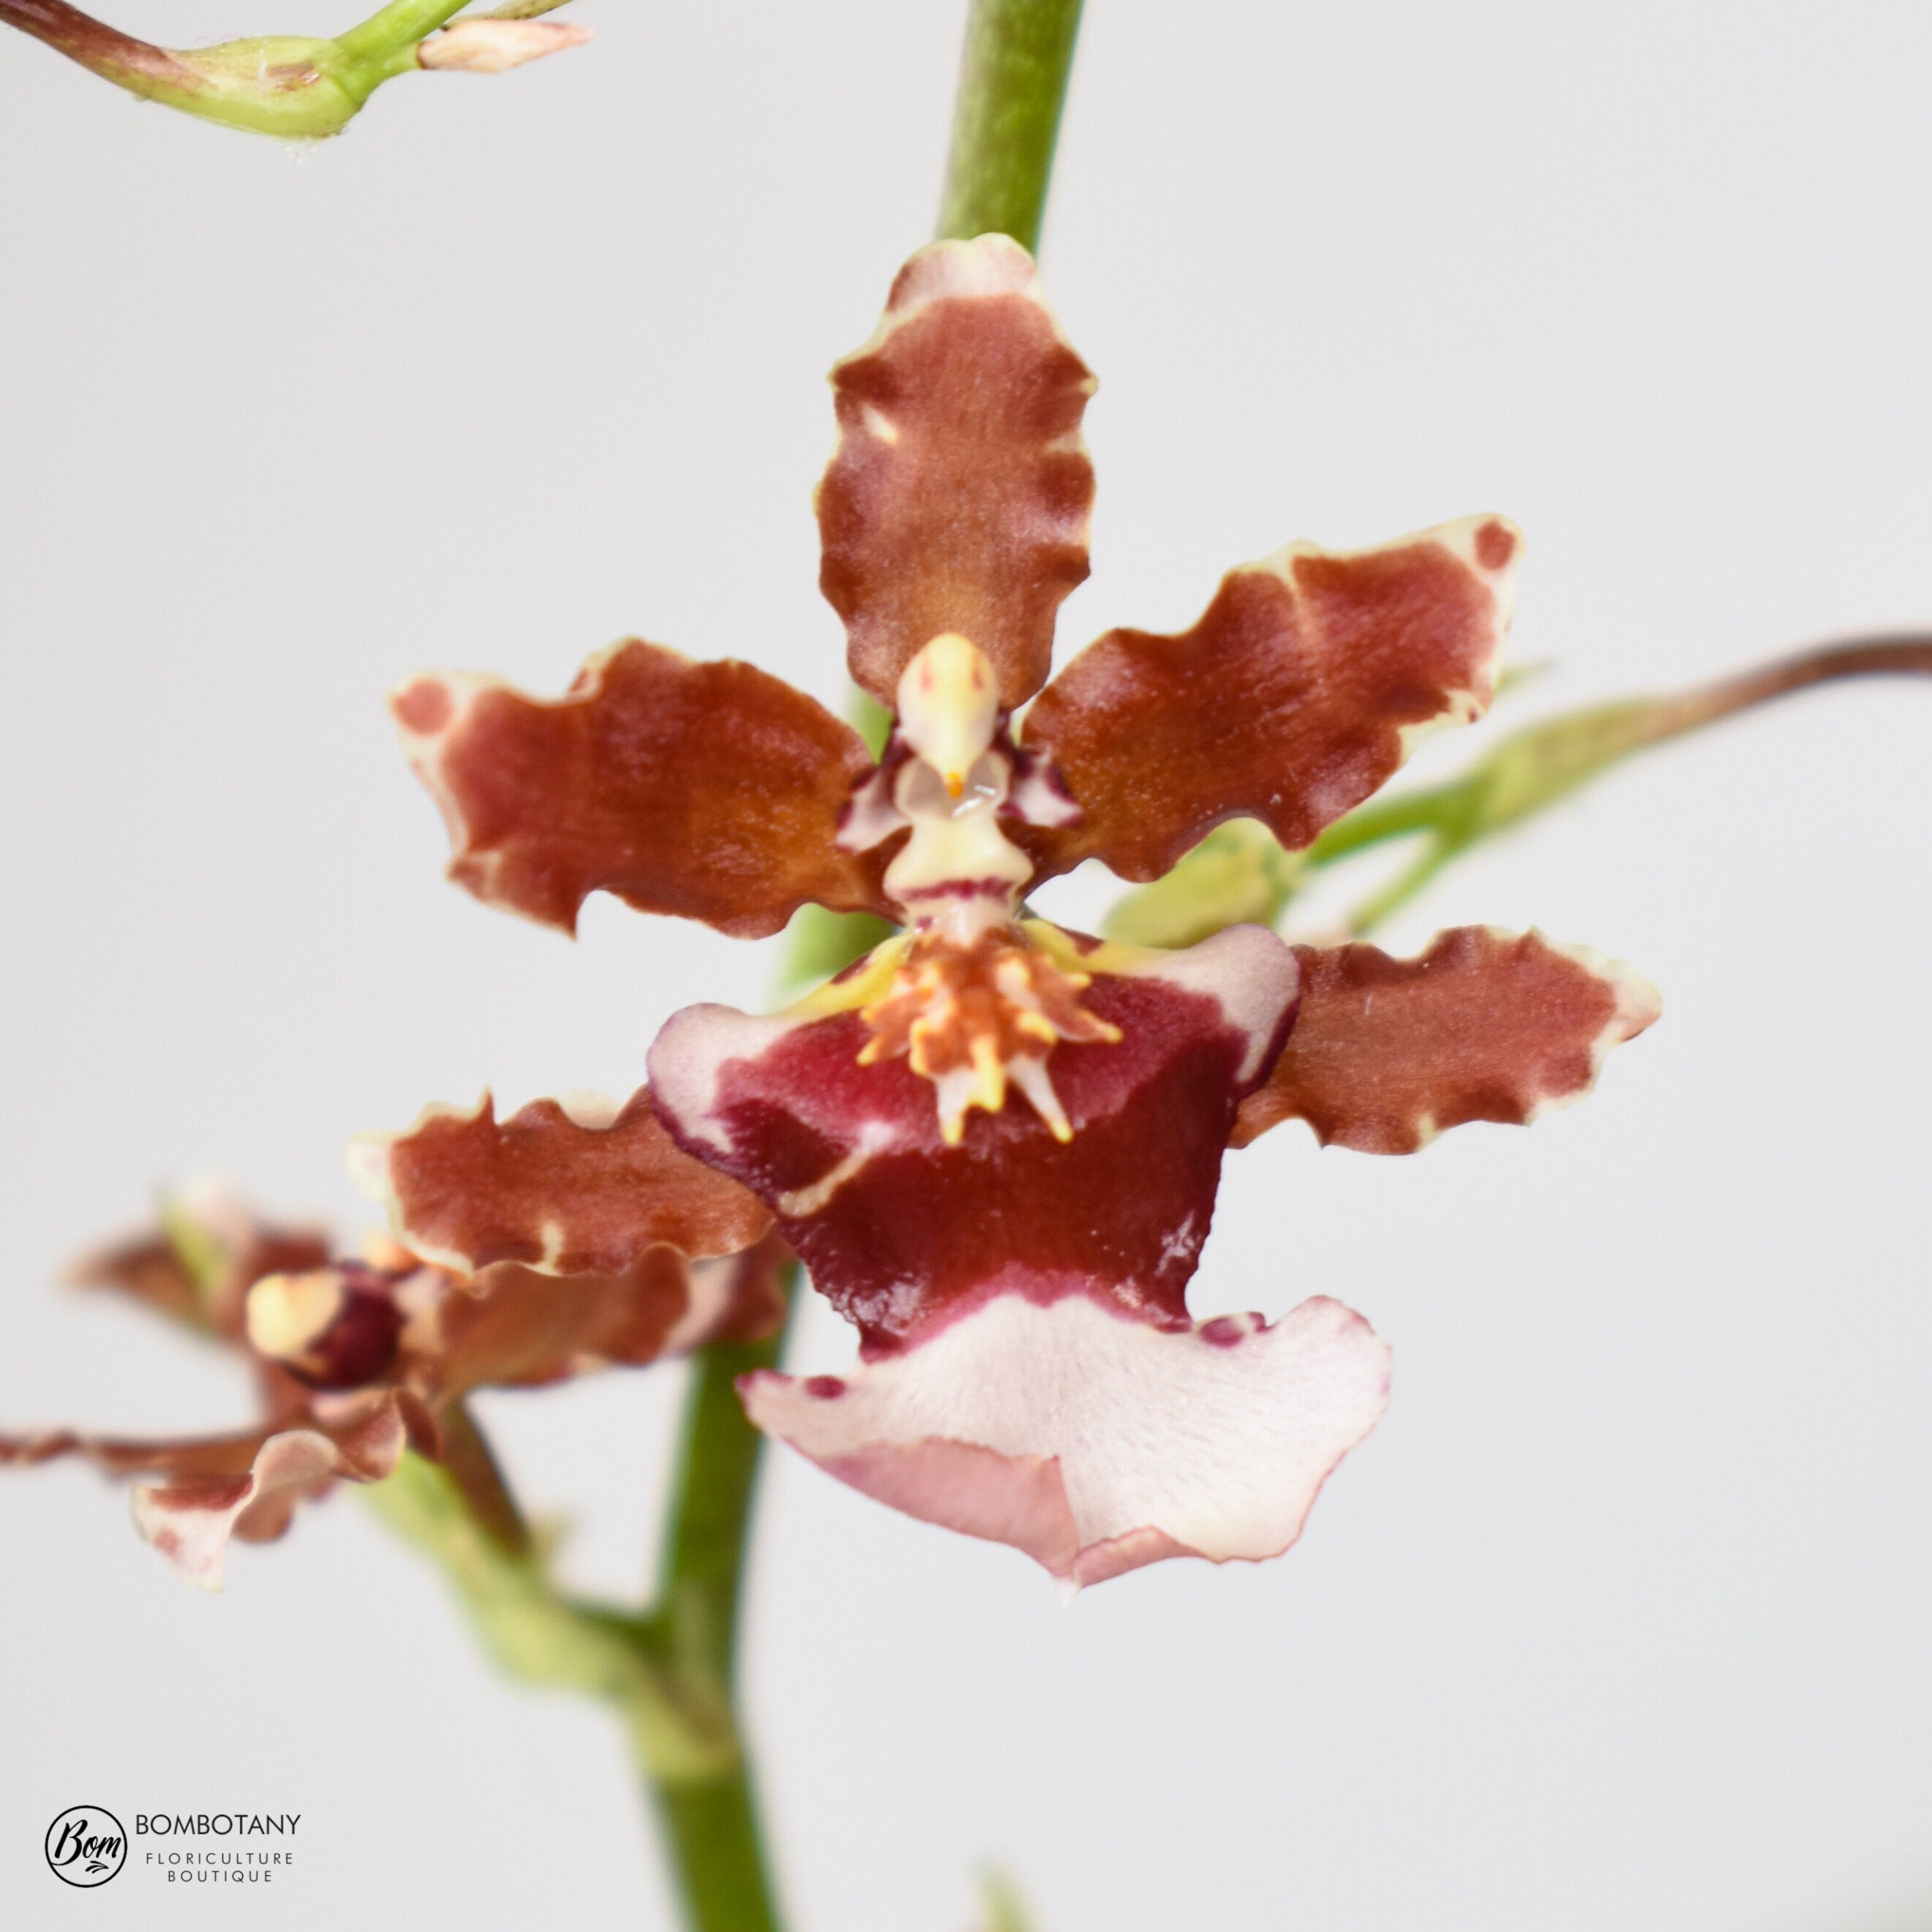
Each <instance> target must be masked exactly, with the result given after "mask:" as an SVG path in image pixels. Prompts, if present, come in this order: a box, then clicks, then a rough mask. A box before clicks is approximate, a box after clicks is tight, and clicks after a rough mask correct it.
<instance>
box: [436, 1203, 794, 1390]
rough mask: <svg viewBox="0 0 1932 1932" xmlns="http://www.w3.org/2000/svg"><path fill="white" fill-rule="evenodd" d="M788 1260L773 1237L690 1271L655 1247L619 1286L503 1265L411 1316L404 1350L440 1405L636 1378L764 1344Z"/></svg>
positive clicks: (776, 1316)
mask: <svg viewBox="0 0 1932 1932" xmlns="http://www.w3.org/2000/svg"><path fill="white" fill-rule="evenodd" d="M790 1259H791V1251H790V1250H789V1249H788V1248H787V1247H785V1245H784V1242H783V1241H781V1240H780V1239H779V1238H778V1235H776V1234H775V1233H768V1234H766V1235H765V1236H764V1237H763V1239H762V1240H760V1241H758V1242H757V1243H756V1244H754V1246H753V1247H750V1248H748V1249H747V1250H745V1252H744V1253H742V1254H736V1255H729V1256H721V1257H719V1258H718V1259H715V1260H712V1261H706V1262H697V1263H695V1264H692V1263H690V1262H687V1261H686V1260H685V1258H684V1256H682V1255H681V1254H679V1253H678V1252H677V1251H676V1250H675V1249H673V1248H669V1247H655V1248H652V1249H649V1250H647V1251H646V1253H645V1254H644V1255H643V1256H642V1257H641V1258H640V1259H639V1260H638V1261H637V1262H634V1264H633V1265H631V1268H629V1269H628V1270H627V1271H625V1273H624V1274H621V1275H614V1276H613V1275H565V1276H563V1277H560V1278H559V1277H555V1276H551V1275H541V1274H536V1273H535V1271H532V1270H531V1269H529V1268H520V1267H518V1266H517V1265H515V1264H514V1262H505V1263H502V1264H499V1265H498V1266H496V1267H495V1268H487V1269H485V1270H484V1272H483V1274H481V1276H480V1277H478V1280H476V1282H475V1283H474V1284H473V1286H470V1287H467V1288H459V1287H457V1286H454V1285H448V1286H446V1288H445V1289H444V1292H443V1293H441V1294H440V1295H437V1297H436V1298H435V1299H434V1303H433V1305H432V1306H431V1307H430V1308H428V1309H426V1310H423V1311H422V1313H420V1314H418V1315H416V1316H413V1319H412V1321H411V1323H410V1327H409V1328H407V1329H406V1330H405V1331H404V1347H405V1349H407V1350H408V1351H409V1352H410V1357H411V1367H412V1368H413V1370H414V1371H415V1373H417V1374H418V1375H419V1376H423V1377H424V1378H425V1379H427V1380H428V1381H429V1382H431V1385H432V1390H433V1394H434V1397H435V1398H436V1399H437V1400H447V1399H448V1398H449V1397H453V1396H458V1395H461V1394H463V1393H465V1392H466V1391H468V1390H469V1389H472V1388H479V1387H481V1386H484V1385H490V1386H492V1387H495V1388H536V1387H540V1386H541V1385H545V1384H547V1383H551V1382H561V1381H562V1380H564V1379H565V1378H567V1377H569V1376H579V1375H583V1374H586V1373H591V1372H592V1371H594V1370H598V1369H604V1368H618V1367H623V1368H639V1367H643V1366H644V1365H645V1364H646V1363H649V1362H654V1361H658V1360H659V1359H661V1358H663V1357H664V1356H667V1355H682V1354H684V1353H685V1352H688V1351H689V1350H691V1349H698V1348H702V1347H703V1346H706V1344H707V1343H712V1342H718V1341H734V1342H739V1341H751V1340H756V1339H757V1338H758V1337H761V1336H764V1335H768V1334H770V1333H771V1332H772V1330H773V1329H775V1328H776V1327H777V1326H778V1323H779V1322H780V1321H781V1319H783V1316H784V1297H783V1295H782V1293H781V1286H780V1283H781V1271H782V1270H783V1269H784V1267H785V1266H786V1265H787V1263H788V1262H790ZM443 1280H445V1282H447V1278H446V1277H444V1278H443Z"/></svg>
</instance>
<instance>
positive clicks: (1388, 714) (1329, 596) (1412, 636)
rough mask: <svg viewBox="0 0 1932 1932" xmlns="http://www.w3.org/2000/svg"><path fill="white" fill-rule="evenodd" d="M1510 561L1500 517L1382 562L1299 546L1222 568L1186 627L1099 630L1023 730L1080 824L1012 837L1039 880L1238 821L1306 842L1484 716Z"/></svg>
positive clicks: (1510, 537)
mask: <svg viewBox="0 0 1932 1932" xmlns="http://www.w3.org/2000/svg"><path fill="white" fill-rule="evenodd" d="M1521 551H1522V544H1521V541H1520V538H1519V536H1518V535H1517V532H1516V530H1515V529H1514V526H1512V525H1511V524H1509V523H1505V522H1504V521H1502V519H1500V518H1499V517H1466V518H1465V519H1464V520H1463V521H1461V522H1460V523H1445V524H1443V525H1442V526H1440V527H1439V528H1438V529H1433V530H1425V531H1424V532H1421V534H1420V535H1416V536H1412V537H1406V538H1403V540H1402V541H1400V542H1399V543H1394V544H1384V545H1383V546H1382V547H1380V548H1379V549H1376V550H1358V551H1354V552H1349V553H1343V552H1337V551H1328V550H1319V549H1318V548H1316V547H1315V546H1314V545H1313V544H1290V545H1289V547H1287V548H1286V550H1281V551H1280V552H1278V553H1277V554H1276V555H1274V556H1271V557H1270V558H1268V559H1265V561H1264V562H1260V563H1256V564H1250V565H1245V566H1244V567H1243V568H1241V569H1239V570H1236V571H1231V572H1230V573H1229V575H1228V576H1227V577H1225V578H1224V579H1223V581H1222V584H1221V587H1220V590H1219V591H1218V592H1217V593H1216V594H1215V597H1214V601H1213V602H1212V603H1211V604H1209V605H1208V609H1207V611H1206V613H1205V615H1204V616H1202V619H1201V621H1200V622H1199V623H1198V624H1196V625H1195V626H1194V628H1193V629H1192V630H1191V631H1184V632H1181V634H1178V635H1175V636H1171V637H1163V636H1156V635H1154V634H1151V633H1150V632H1148V631H1109V633H1108V634H1106V636H1105V637H1102V638H1100V639H1099V640H1097V642H1096V643H1093V644H1091V645H1090V646H1088V648H1087V649H1085V651H1083V652H1081V654H1080V655H1079V656H1078V657H1076V658H1075V659H1074V660H1073V662H1072V663H1071V664H1069V665H1068V666H1067V668H1066V669H1065V670H1063V671H1062V672H1061V673H1060V675H1059V676H1058V677H1056V678H1055V679H1054V681H1053V682H1052V684H1050V685H1048V687H1047V688H1046V690H1045V691H1043V692H1042V693H1041V694H1040V699H1039V701H1038V702H1037V703H1036V704H1035V705H1034V707H1033V709H1032V710H1031V712H1029V713H1028V716H1027V719H1026V724H1025V744H1026V746H1027V748H1028V749H1029V750H1032V751H1038V752H1040V753H1042V754H1044V755H1045V756H1046V757H1048V758H1049V759H1051V760H1052V763H1054V765H1055V767H1056V768H1057V769H1058V772H1059V773H1060V775H1061V778H1062V779H1063V780H1064V781H1065V783H1066V784H1067V787H1068V788H1069V789H1070V790H1071V791H1072V793H1073V796H1074V798H1075V799H1076V802H1078V803H1079V807H1080V810H1081V813H1082V817H1081V820H1080V822H1079V824H1078V825H1077V826H1075V827H1073V828H1071V829H1067V830H1051V829H1049V830H1039V831H1033V832H1022V833H1020V834H1018V835H1017V837H1018V838H1019V842H1021V843H1022V844H1025V846H1026V847H1027V849H1028V851H1029V852H1031V853H1033V854H1034V856H1035V857H1036V858H1037V859H1038V861H1039V862H1040V867H1041V871H1042V873H1043V875H1044V874H1049V873H1052V872H1059V871H1066V870H1067V868H1069V867H1070V866H1072V865H1076V864H1077V863H1078V862H1079V861H1080V860H1081V859H1085V858H1100V859H1105V860H1106V862H1107V863H1108V865H1110V866H1112V868H1113V869H1114V870H1115V871H1116V872H1118V873H1119V874H1121V877H1123V878H1127V879H1133V880H1148V879H1155V878H1158V877H1160V876H1161V875H1162V874H1163V873H1165V872H1166V871H1169V870H1170V869H1171V868H1172V867H1173V866H1174V865H1176V864H1177V863H1178V862H1179V861H1180V859H1181V857H1182V856H1183V855H1184V853H1187V851H1188V850H1190V848H1191V847H1193V846H1194V845H1196V844H1198V843H1199V841H1200V840H1201V839H1202V838H1204V837H1205V835H1207V834H1208V832H1210V831H1211V830H1212V829H1214V826H1217V825H1219V824H1220V823H1223V821H1224V820H1228V819H1230V818H1241V817H1251V818H1259V819H1260V820H1262V821H1263V822H1264V823H1265V824H1267V826H1268V827H1269V829H1271V831H1272V832H1274V834H1275V835H1276V836H1277V838H1279V839H1280V841H1281V842H1282V844H1283V845H1285V846H1286V847H1288V848H1289V850H1291V851H1298V850H1301V849H1302V848H1303V847H1305V846H1307V845H1309V844H1312V843H1313V841H1314V839H1315V838H1316V835H1317V834H1318V833H1319V832H1320V831H1321V830H1322V827H1323V826H1325V825H1328V824H1329V823H1331V822H1332V821H1333V820H1335V819H1337V818H1339V817H1341V815H1342V814H1343V813H1344V812H1346V811H1349V810H1350V809H1351V808H1352V807H1353V806H1355V805H1358V804H1359V803H1361V801H1362V800H1363V799H1365V798H1367V796H1369V795H1370V793H1372V792H1373V791H1374V790H1376V789H1377V787H1379V786H1380V785H1381V784H1382V783H1383V782H1384V781H1385V780H1386V779H1387V778H1388V777H1389V776H1390V775H1391V773H1393V772H1394V771H1395V769H1397V766H1399V765H1400V764H1401V763H1402V761H1403V759H1404V758H1405V757H1406V756H1407V755H1408V752H1409V747H1410V745H1412V743H1413V742H1415V739H1416V738H1417V737H1418V736H1420V735H1421V733H1422V732H1423V731H1424V730H1427V728H1429V727H1431V726H1433V725H1436V724H1445V723H1452V722H1453V723H1458V724H1466V723H1468V722H1469V721H1470V720H1471V719H1472V718H1478V717H1480V716H1481V715H1482V713H1483V712H1484V710H1485V709H1487V706H1488V705H1489V702H1490V697H1491V696H1492V695H1493V692H1494V690H1495V686H1496V660H1497V658H1498V655H1499V653H1500V652H1501V650H1502V643H1503V638H1504V634H1505V631H1507V630H1508V624H1509V617H1510V611H1511V602H1512V598H1513V585H1512V580H1513V577H1514V570H1515V565H1516V562H1517V558H1518V557H1519V556H1520V554H1521Z"/></svg>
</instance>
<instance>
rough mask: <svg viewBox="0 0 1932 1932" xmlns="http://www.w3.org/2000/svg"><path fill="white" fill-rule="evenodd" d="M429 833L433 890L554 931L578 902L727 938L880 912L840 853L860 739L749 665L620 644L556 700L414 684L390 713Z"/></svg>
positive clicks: (851, 860) (866, 883) (862, 860)
mask: <svg viewBox="0 0 1932 1932" xmlns="http://www.w3.org/2000/svg"><path fill="white" fill-rule="evenodd" d="M391 708H392V710H393V711H394V712H395V715H396V719H397V721H398V724H399V725H400V726H401V730H402V736H403V744H404V749H405V750H406V751H407V753H408V754H409V758H410V763H412V764H413V766H415V767H416V772H417V775H419V777H420V778H422V781H423V782H424V784H426V785H427V786H428V787H429V790H430V791H431V794H432V795H433V796H434V797H435V799H436V801H437V804H438V805H440V806H441V807H442V809H443V817H444V819H445V820H446V823H447V824H448V826H449V839H450V847H451V850H452V858H451V860H450V865H449V875H450V877H452V878H453V879H455V880H456V881H457V883H458V884H459V885H461V886H465V887H466V888H467V889H469V891H470V892H473V893H475V895H476V896H477V897H478V898H479V899H481V900H482V901H483V902H484V904H486V905H493V906H499V907H502V908H504V909H505V910H508V911H511V912H517V913H523V914H524V915H525V916H526V917H528V918H531V919H538V920H541V922H544V924H546V925H548V926H557V927H559V928H560V929H562V931H564V932H575V930H576V929H577V911H578V909H579V907H581V905H582V904H583V901H584V900H585V899H586V898H587V897H588V896H589V895H590V894H591V893H592V892H599V891H601V892H610V893H613V894H614V895H616V897H617V898H620V899H622V901H624V902H625V904H627V905H631V906H634V907H637V910H639V911H640V912H654V913H675V914H676V915H677V916H679V917H680V918H683V919H701V920H703V922H705V923H706V925H709V926H715V927H716V928H717V929H718V930H719V931H720V932H727V933H730V935H732V936H733V938H739V939H757V938H763V937H764V936H765V935H767V934H769V933H773V932H777V931H778V929H779V928H780V927H781V926H783V925H784V923H785V922H786V921H787V919H790V916H791V915H792V914H793V913H794V912H796V910H797V909H798V908H799V906H801V905H802V904H805V902H806V901H808V900H809V901H814V902H816V903H817V904H820V905H824V906H829V907H831V908H832V910H834V911H838V912H860V911H870V912H877V911H883V910H885V909H886V908H885V905H884V902H883V900H882V899H881V898H880V896H879V893H878V889H877V872H878V870H879V866H880V861H879V859H877V857H876V856H864V855H859V854H854V853H849V852H842V851H840V850H838V848H837V847H835V844H834V843H833V841H834V839H835V836H836V835H837V830H838V814H839V813H840V811H841V810H842V809H843V808H844V804H845V801H846V799H847V797H848V796H850V793H851V790H852V787H853V784H855V783H856V781H857V780H858V779H859V778H860V777H861V776H862V775H863V774H864V773H865V772H866V771H868V769H870V768H871V763H872V760H871V756H870V754H868V752H867V751H866V749H865V743H864V741H863V740H862V739H861V738H860V737H859V734H858V733H856V731H854V730H853V729H852V728H851V727H850V725H848V724H844V723H842V722H841V721H840V720H839V719H838V718H835V717H834V716H833V715H832V713H831V712H829V711H827V710H826V709H825V707H824V706H823V705H822V704H820V703H818V702H817V700H816V699H814V698H811V697H807V696H806V695H805V694H804V693H803V692H802V691H796V690H794V689H793V688H792V687H791V686H790V685H788V684H787V683H785V682H784V681H783V680H782V679H779V678H775V677H773V676H770V675H769V673H766V672H764V671H762V670H758V669H757V667H755V666H754V665H752V664H742V663H740V662H739V661H736V659H732V658H727V659H724V660H722V661H718V662H715V663H709V664H699V663H695V662H694V661H692V660H691V659H690V658H686V657H682V656H680V655H679V654H678V653H677V652H675V651H670V650H666V649H664V648H663V647H662V646H659V645H656V644H647V643H643V642H641V641H640V640H637V639H632V640H630V641H629V642H628V643H621V644H618V645H616V646H613V648H612V649H610V650H608V651H606V652H603V653H602V654H601V655H599V656H598V657H595V658H592V659H591V660H590V661H589V663H588V664H586V665H585V667H583V670H582V672H581V673H579V675H578V676H577V681H576V682H575V683H574V684H573V685H571V688H570V689H569V691H568V692H567V693H566V694H565V695H564V696H563V697H559V698H548V699H545V698H535V697H526V696H525V695H524V694H523V693H522V692H520V691H516V690H514V689H512V688H511V687H510V686H509V685H506V684H503V683H501V682H499V681H498V680H496V679H494V678H488V677H482V676H475V675H473V674H470V673H446V674H442V675H434V674H431V675H425V676H421V677H419V678H416V679H413V680H412V681H411V682H410V683H408V684H407V685H404V686H403V688H401V690H400V691H398V692H397V693H396V694H395V697H394V698H393V699H392V700H391Z"/></svg>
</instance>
